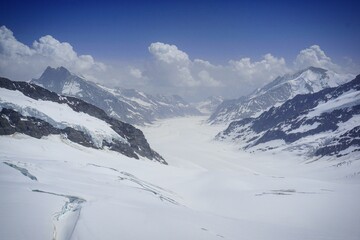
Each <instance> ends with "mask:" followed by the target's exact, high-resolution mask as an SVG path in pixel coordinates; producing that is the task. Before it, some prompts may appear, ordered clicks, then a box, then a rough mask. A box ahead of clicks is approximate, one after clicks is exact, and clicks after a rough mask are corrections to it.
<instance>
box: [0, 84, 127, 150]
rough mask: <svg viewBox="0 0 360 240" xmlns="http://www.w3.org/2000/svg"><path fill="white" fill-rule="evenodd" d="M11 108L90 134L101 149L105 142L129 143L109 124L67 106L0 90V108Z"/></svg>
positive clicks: (23, 113)
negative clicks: (114, 140)
mask: <svg viewBox="0 0 360 240" xmlns="http://www.w3.org/2000/svg"><path fill="white" fill-rule="evenodd" d="M7 106H11V108H12V109H14V110H16V111H18V112H19V113H21V114H22V115H24V116H30V117H37V118H40V119H42V120H45V121H47V122H49V123H50V124H52V125H53V126H55V127H58V128H65V127H72V128H74V129H77V130H80V131H83V132H86V133H88V134H89V135H90V136H91V138H92V140H93V141H94V143H95V144H96V146H98V147H101V146H102V142H103V140H106V141H107V142H112V140H113V139H116V140H119V141H122V142H125V143H126V142H127V140H126V139H124V138H123V137H121V136H120V135H119V134H117V133H116V132H115V131H114V130H113V129H112V128H111V127H110V125H109V124H108V123H106V122H104V121H102V120H100V119H98V118H95V117H93V116H90V115H88V114H86V113H83V112H75V111H74V110H73V109H71V108H70V107H69V106H68V105H67V104H65V103H64V104H59V103H56V102H52V101H42V100H35V99H32V98H30V97H27V96H25V95H24V94H23V93H22V92H20V91H12V90H8V89H5V88H0V107H7Z"/></svg>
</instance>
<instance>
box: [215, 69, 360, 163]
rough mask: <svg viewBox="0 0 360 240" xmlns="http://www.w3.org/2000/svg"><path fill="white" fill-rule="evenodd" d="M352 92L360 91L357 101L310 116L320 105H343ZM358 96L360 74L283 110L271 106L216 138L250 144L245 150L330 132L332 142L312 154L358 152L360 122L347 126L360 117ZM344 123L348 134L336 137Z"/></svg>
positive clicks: (300, 97)
mask: <svg viewBox="0 0 360 240" xmlns="http://www.w3.org/2000/svg"><path fill="white" fill-rule="evenodd" d="M353 92H355V93H356V92H359V94H354V96H357V97H355V98H354V99H351V100H347V101H346V102H344V104H341V105H339V106H337V107H336V106H335V107H334V108H331V107H330V110H327V111H324V112H321V114H319V115H316V114H315V115H311V113H312V112H313V111H315V110H316V108H317V107H318V106H321V105H324V104H326V103H327V102H329V101H332V102H334V103H337V102H340V101H342V100H341V98H342V97H344V96H346V94H349V93H353ZM359 96H360V75H359V76H357V77H356V78H355V79H354V80H353V81H351V82H349V83H346V84H343V85H341V86H339V87H337V88H327V89H324V90H322V91H320V92H317V93H313V94H305V95H297V96H295V97H294V98H293V99H291V100H288V101H286V102H285V103H284V104H282V105H281V106H280V107H272V108H271V109H269V110H268V111H266V112H264V113H263V114H261V115H260V116H259V117H257V118H246V119H243V120H240V121H234V122H232V123H231V124H230V125H229V127H228V128H227V129H226V130H224V131H223V132H221V133H219V134H218V135H217V138H218V139H228V138H232V139H233V140H242V141H243V142H246V143H247V144H246V145H245V148H251V147H254V146H256V145H259V144H262V143H265V144H266V143H268V142H270V141H272V140H284V141H285V143H286V144H291V143H293V142H296V141H298V140H300V139H304V138H305V137H309V136H315V135H316V134H320V133H325V132H327V133H328V135H329V139H331V140H330V142H327V143H326V144H325V145H323V146H320V147H319V148H318V149H316V150H315V151H313V152H312V154H314V155H315V156H324V155H336V154H338V153H339V152H340V151H343V150H345V149H348V148H349V147H354V148H355V150H354V151H359V150H360V135H359V133H360V128H359V123H358V124H354V123H347V122H348V121H349V120H350V119H351V118H353V117H354V116H358V115H360V97H359ZM334 103H333V104H334ZM341 124H342V125H344V124H345V126H343V128H346V129H347V131H346V132H345V133H344V132H342V133H341V134H340V135H337V134H338V133H337V130H338V129H339V125H341ZM309 126H311V127H309ZM307 127H308V128H307Z"/></svg>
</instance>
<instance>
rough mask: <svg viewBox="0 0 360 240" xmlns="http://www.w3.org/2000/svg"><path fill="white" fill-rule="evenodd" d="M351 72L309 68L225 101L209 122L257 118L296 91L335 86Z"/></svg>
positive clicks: (301, 91) (296, 93) (308, 91)
mask: <svg viewBox="0 0 360 240" xmlns="http://www.w3.org/2000/svg"><path fill="white" fill-rule="evenodd" d="M353 78H354V76H353V75H351V74H347V75H340V74H337V73H335V72H332V71H329V70H325V69H321V68H315V67H309V68H307V69H304V70H301V71H299V72H297V73H295V74H292V75H291V74H288V75H285V76H282V77H278V78H276V79H275V80H274V81H272V82H270V83H269V84H267V85H265V86H264V87H262V88H260V89H258V90H256V91H255V92H253V93H252V94H250V95H248V96H246V97H241V98H239V99H234V100H227V101H224V102H223V103H222V104H220V105H219V107H218V108H217V109H216V110H215V112H214V113H213V114H212V115H211V116H210V118H209V122H210V123H215V124H216V123H230V122H232V121H235V120H241V119H244V118H248V117H257V116H259V115H260V114H261V113H262V112H264V111H266V110H268V109H269V108H270V107H272V106H279V105H281V104H282V103H284V102H285V101H287V100H289V99H291V98H293V97H295V96H296V95H298V94H307V93H315V92H318V91H320V90H322V89H325V88H331V87H337V86H339V85H341V84H343V83H345V82H347V81H348V80H351V79H353Z"/></svg>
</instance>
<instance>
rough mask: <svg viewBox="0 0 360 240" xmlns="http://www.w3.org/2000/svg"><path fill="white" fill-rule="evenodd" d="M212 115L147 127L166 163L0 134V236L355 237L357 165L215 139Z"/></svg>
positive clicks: (359, 209) (359, 189)
mask: <svg viewBox="0 0 360 240" xmlns="http://www.w3.org/2000/svg"><path fill="white" fill-rule="evenodd" d="M1 96H3V95H1ZM205 120H206V118H204V117H188V118H176V119H169V120H162V121H159V122H157V123H156V124H155V125H154V126H148V127H144V128H143V131H144V133H145V136H146V137H147V139H148V141H149V143H150V145H151V146H152V147H153V148H154V149H156V151H158V152H159V153H160V154H162V156H163V157H164V158H165V159H166V161H167V162H168V163H169V166H165V165H161V164H158V163H155V162H150V161H145V160H140V161H136V160H134V159H129V158H127V157H125V156H123V155H121V154H118V153H116V152H113V151H106V150H96V149H91V148H85V147H83V146H80V145H77V144H74V143H72V142H70V141H68V140H66V139H62V138H61V137H59V136H49V137H46V138H42V139H34V138H30V137H28V136H25V135H21V134H15V135H11V136H0V159H1V162H0V191H1V193H2V197H1V198H0V212H1V214H0V239H10V240H15V239H38V240H42V239H86V240H91V239H125V240H126V239H131V240H137V239H139V240H140V239H159V240H168V239H174V240H176V239H179V240H184V239H196V240H198V239H218V240H219V239H232V240H238V239H244V240H250V239H251V240H253V239H256V240H262V239H264V240H265V239H266V240H269V239H270V240H271V239H274V240H275V239H276V240H281V239H286V240H295V239H298V240H304V239H327V240H331V239H334V240H335V239H336V240H338V239H347V240H358V239H359V236H360V229H359V227H358V226H359V223H360V205H359V204H358V200H359V198H360V171H359V169H360V168H359V167H360V164H359V162H360V161H353V162H352V164H351V165H349V164H343V165H341V166H333V164H332V163H331V162H327V161H317V162H314V163H311V164H306V163H305V162H304V161H303V159H302V158H300V157H298V156H294V155H292V154H290V153H281V152H279V153H277V154H270V155H269V154H267V153H264V154H260V153H259V154H252V153H246V152H242V151H239V150H238V149H237V147H236V146H235V145H230V144H227V143H224V142H218V141H213V140H212V139H213V137H214V136H215V134H216V133H217V132H219V131H220V130H221V129H222V128H223V126H209V125H207V124H204V121H205ZM19 146H21V147H19ZM3 162H6V163H7V164H14V165H16V166H17V167H20V168H23V169H27V170H28V172H29V173H31V174H32V175H34V176H36V178H37V180H38V181H34V180H31V179H30V178H29V177H26V176H24V175H23V174H21V173H20V171H19V170H17V169H15V168H13V167H10V166H9V165H7V164H3ZM33 190H37V191H35V192H34V191H33ZM70 199H72V201H71V200H70Z"/></svg>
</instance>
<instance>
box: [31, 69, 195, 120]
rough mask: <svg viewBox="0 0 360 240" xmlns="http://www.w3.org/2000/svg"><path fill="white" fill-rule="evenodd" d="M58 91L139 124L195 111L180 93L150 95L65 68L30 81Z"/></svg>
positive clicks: (47, 70) (109, 113) (185, 114)
mask: <svg viewBox="0 0 360 240" xmlns="http://www.w3.org/2000/svg"><path fill="white" fill-rule="evenodd" d="M31 82H32V83H35V84H37V85H40V86H42V87H44V88H46V89H49V90H51V91H54V92H56V93H58V94H62V95H66V96H73V97H77V98H80V99H82V100H84V101H86V102H88V103H91V104H93V105H95V106H97V107H99V108H101V109H103V110H104V111H105V112H106V113H107V114H108V115H110V116H112V117H115V118H117V119H120V120H121V121H124V122H127V123H130V124H138V125H143V124H145V123H152V122H153V121H154V120H156V119H159V118H168V117H176V116H187V115H199V114H200V112H199V111H198V110H197V109H195V108H194V107H192V106H191V105H190V104H188V103H187V102H185V101H184V100H183V99H182V98H181V97H180V96H177V95H172V96H162V95H156V96H153V95H150V94H146V93H143V92H140V91H137V90H134V89H120V88H116V89H111V88H107V87H104V86H101V85H98V84H95V83H93V82H89V81H86V80H85V79H83V78H81V77H78V76H76V75H74V74H72V73H70V72H69V71H68V70H67V69H66V68H64V67H59V68H56V69H55V68H51V67H48V68H47V69H46V70H45V71H44V73H43V74H42V75H41V77H40V78H39V79H33V80H32V81H31Z"/></svg>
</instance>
